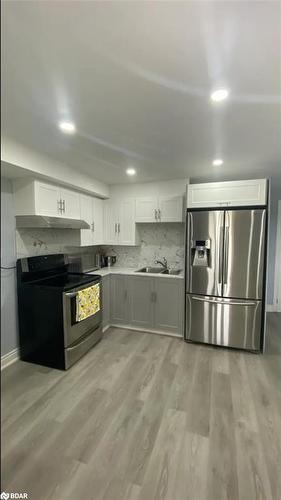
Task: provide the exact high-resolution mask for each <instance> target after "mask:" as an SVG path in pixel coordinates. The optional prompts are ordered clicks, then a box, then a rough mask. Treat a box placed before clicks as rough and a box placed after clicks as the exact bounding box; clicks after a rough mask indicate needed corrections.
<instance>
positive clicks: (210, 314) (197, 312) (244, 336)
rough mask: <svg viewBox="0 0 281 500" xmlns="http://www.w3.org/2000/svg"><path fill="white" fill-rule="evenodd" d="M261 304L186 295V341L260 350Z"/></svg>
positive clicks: (251, 301)
mask: <svg viewBox="0 0 281 500" xmlns="http://www.w3.org/2000/svg"><path fill="white" fill-rule="evenodd" d="M261 318H262V302H261V301H255V300H236V299H220V298H213V297H207V296H202V295H200V296H199V295H193V294H187V295H186V331H185V338H186V340H192V341H195V342H203V343H207V344H214V345H220V346H225V347H236V348H238V349H248V350H256V351H259V350H260V348H261V347H260V339H261Z"/></svg>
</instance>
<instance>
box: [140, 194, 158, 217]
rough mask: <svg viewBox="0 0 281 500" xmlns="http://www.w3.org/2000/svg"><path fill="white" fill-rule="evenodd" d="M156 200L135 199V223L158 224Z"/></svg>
mask: <svg viewBox="0 0 281 500" xmlns="http://www.w3.org/2000/svg"><path fill="white" fill-rule="evenodd" d="M157 211H158V199H157V198H137V199H136V222H158V213H157Z"/></svg>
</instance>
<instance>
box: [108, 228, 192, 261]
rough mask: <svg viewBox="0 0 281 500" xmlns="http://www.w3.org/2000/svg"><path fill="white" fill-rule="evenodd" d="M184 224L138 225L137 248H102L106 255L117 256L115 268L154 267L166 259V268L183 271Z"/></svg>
mask: <svg viewBox="0 0 281 500" xmlns="http://www.w3.org/2000/svg"><path fill="white" fill-rule="evenodd" d="M184 227H185V226H184V224H182V223H161V224H138V229H139V235H140V242H141V243H140V245H139V246H136V247H135V246H132V247H129V246H106V247H105V246H103V247H102V249H103V250H104V252H106V253H113V255H116V256H117V262H116V266H118V267H138V266H140V267H141V266H151V265H154V262H155V260H162V259H163V257H166V259H167V261H168V266H169V267H173V268H179V269H183V265H184Z"/></svg>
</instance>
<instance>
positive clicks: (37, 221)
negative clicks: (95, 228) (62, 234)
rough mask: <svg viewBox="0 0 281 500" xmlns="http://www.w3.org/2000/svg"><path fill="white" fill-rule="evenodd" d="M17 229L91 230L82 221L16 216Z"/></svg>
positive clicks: (39, 216) (40, 216) (38, 216)
mask: <svg viewBox="0 0 281 500" xmlns="http://www.w3.org/2000/svg"><path fill="white" fill-rule="evenodd" d="M16 227H17V228H34V227H39V228H48V227H49V228H57V229H90V226H89V224H88V223H87V222H85V221H84V220H80V219H66V218H63V217H48V216H46V215H16Z"/></svg>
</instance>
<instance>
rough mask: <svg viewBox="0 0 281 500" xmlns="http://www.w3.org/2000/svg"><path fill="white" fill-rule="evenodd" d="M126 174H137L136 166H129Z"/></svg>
mask: <svg viewBox="0 0 281 500" xmlns="http://www.w3.org/2000/svg"><path fill="white" fill-rule="evenodd" d="M126 174H127V175H135V174H136V170H135V168H127V170H126Z"/></svg>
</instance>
